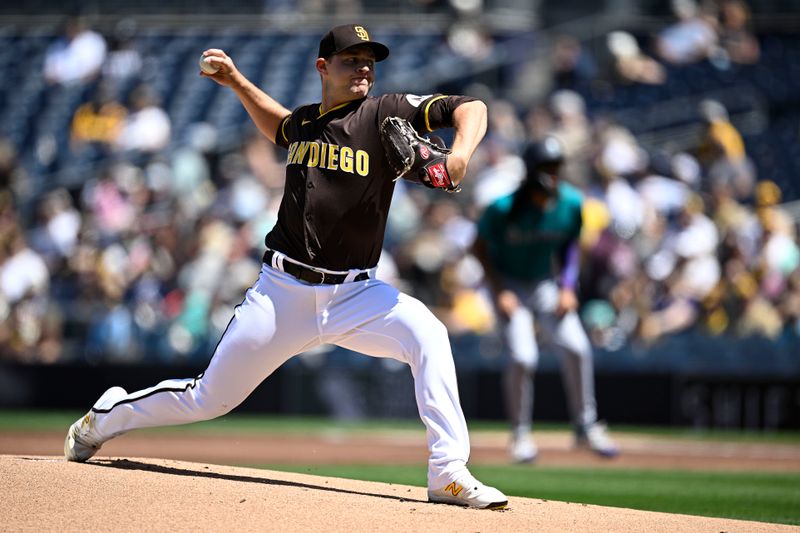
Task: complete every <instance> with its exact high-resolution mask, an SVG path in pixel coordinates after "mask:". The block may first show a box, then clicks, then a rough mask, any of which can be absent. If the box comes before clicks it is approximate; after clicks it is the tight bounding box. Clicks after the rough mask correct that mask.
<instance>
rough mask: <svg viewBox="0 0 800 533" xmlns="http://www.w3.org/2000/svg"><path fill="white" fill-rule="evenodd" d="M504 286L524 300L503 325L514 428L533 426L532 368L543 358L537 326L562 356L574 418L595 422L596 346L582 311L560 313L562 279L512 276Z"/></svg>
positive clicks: (583, 422)
mask: <svg viewBox="0 0 800 533" xmlns="http://www.w3.org/2000/svg"><path fill="white" fill-rule="evenodd" d="M506 287H507V288H508V289H510V290H512V291H513V292H514V293H515V294H516V295H517V298H518V299H519V301H520V303H521V304H522V305H521V306H519V307H518V308H517V310H516V312H515V313H514V314H513V315H512V316H511V317H510V319H509V320H508V321H507V322H506V323H505V324H504V326H503V330H504V331H503V333H504V340H505V342H506V344H507V347H508V351H509V354H510V356H511V361H510V364H509V366H508V370H507V372H506V376H505V379H506V401H507V404H508V412H509V417H510V419H511V424H512V427H513V428H514V431H516V432H519V433H523V432H527V431H529V430H530V428H531V421H532V416H533V374H534V372H535V371H536V367H537V365H538V363H539V343H537V340H536V334H537V331H538V335H539V339H540V340H541V341H542V344H545V345H547V346H548V347H549V348H551V349H552V350H553V351H554V352H555V353H556V354H557V355H558V357H559V360H560V362H561V378H562V381H563V383H564V391H565V393H566V396H567V406H568V409H569V412H570V417H571V419H572V422H573V424H574V425H575V426H576V428H579V429H580V428H586V427H588V426H590V425H591V424H593V423H595V422H596V421H597V406H596V402H595V396H594V365H593V361H592V347H591V344H590V343H589V338H588V337H587V335H586V332H585V330H584V329H583V325H582V324H581V321H580V318H579V317H578V314H577V313H576V312H574V311H573V312H570V313H567V314H565V315H564V316H563V317H561V318H559V317H558V316H556V313H555V311H556V308H557V306H558V285H557V284H556V282H555V281H553V280H544V281H539V282H536V283H518V282H508V283H507V284H506ZM537 323H538V324H537ZM537 326H538V328H537Z"/></svg>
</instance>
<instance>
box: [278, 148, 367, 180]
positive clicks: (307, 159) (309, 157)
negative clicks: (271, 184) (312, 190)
mask: <svg viewBox="0 0 800 533" xmlns="http://www.w3.org/2000/svg"><path fill="white" fill-rule="evenodd" d="M287 164H289V165H305V166H307V167H310V168H314V167H317V168H324V169H328V170H341V171H342V172H349V173H351V174H353V173H355V174H358V175H359V176H366V175H367V174H369V154H368V153H367V152H365V151H364V150H353V149H352V148H350V147H349V146H339V145H337V144H329V143H324V142H321V141H295V142H293V143H291V144H290V145H289V154H288V156H287Z"/></svg>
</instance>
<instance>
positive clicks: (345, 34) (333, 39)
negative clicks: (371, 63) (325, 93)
mask: <svg viewBox="0 0 800 533" xmlns="http://www.w3.org/2000/svg"><path fill="white" fill-rule="evenodd" d="M359 44H366V45H367V46H369V47H370V48H372V51H373V52H375V61H383V60H384V59H386V58H387V57H388V56H389V48H388V47H387V46H386V45H385V44H382V43H379V42H377V41H373V40H372V39H371V38H370V36H369V32H368V31H367V28H366V27H365V26H361V25H358V24H343V25H342V26H336V27H335V28H333V29H331V30H330V31H329V32H328V33H326V34H325V35H324V36H323V37H322V40H321V41H320V42H319V56H317V57H324V58H326V59H327V58H329V57H331V56H332V55H335V54H338V53H339V52H343V51H344V50H346V49H348V48H350V47H351V46H357V45H359Z"/></svg>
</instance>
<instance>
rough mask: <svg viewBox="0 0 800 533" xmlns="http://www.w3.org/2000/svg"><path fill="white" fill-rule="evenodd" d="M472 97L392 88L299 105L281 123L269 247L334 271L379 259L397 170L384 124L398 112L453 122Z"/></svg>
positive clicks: (427, 126)
mask: <svg viewBox="0 0 800 533" xmlns="http://www.w3.org/2000/svg"><path fill="white" fill-rule="evenodd" d="M471 100H474V99H473V98H470V97H467V96H445V95H441V94H435V95H428V96H416V95H411V94H387V95H383V96H379V97H366V98H362V99H359V100H354V101H351V102H347V103H344V104H341V105H339V106H337V107H334V108H333V109H330V110H328V111H327V112H325V113H321V112H320V104H312V105H306V106H302V107H299V108H297V109H295V110H294V112H293V113H292V114H291V115H289V116H288V117H286V118H285V119H284V120H283V121H281V123H280V124H279V126H278V131H277V134H276V137H275V142H276V143H277V144H278V145H280V146H283V147H284V148H287V149H288V150H289V153H288V155H287V161H286V184H285V188H284V193H283V200H282V201H281V206H280V209H279V211H278V222H277V223H276V225H275V227H274V228H273V229H272V231H270V232H269V233H268V234H267V237H266V239H265V242H266V245H267V246H268V247H269V248H271V249H273V250H277V251H280V252H283V253H284V254H286V255H287V256H289V257H290V258H292V259H295V260H297V261H300V262H303V263H306V264H308V265H312V266H316V267H320V268H325V269H328V270H341V271H345V270H349V269H368V268H372V267H374V266H375V265H377V264H378V258H379V256H380V253H381V248H382V246H383V237H384V231H385V229H386V218H387V216H388V213H389V205H390V203H391V199H392V192H393V191H394V180H395V178H396V175H395V173H394V171H393V170H392V168H391V166H390V165H389V162H388V161H387V159H386V155H385V154H384V150H383V146H382V144H381V140H380V133H379V128H380V125H381V122H382V121H383V119H385V118H386V117H389V116H397V117H401V118H404V119H406V120H408V121H409V122H410V123H411V124H412V125H413V126H414V128H415V129H416V130H417V131H418V132H420V133H422V134H425V133H429V132H431V131H433V130H436V129H439V128H446V127H451V126H452V125H453V123H452V117H453V111H454V110H455V108H456V107H458V106H459V105H461V104H462V103H465V102H469V101H471Z"/></svg>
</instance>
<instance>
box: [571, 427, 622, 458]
mask: <svg viewBox="0 0 800 533" xmlns="http://www.w3.org/2000/svg"><path fill="white" fill-rule="evenodd" d="M575 447H576V448H588V449H589V450H591V451H593V452H594V453H596V454H597V455H601V456H603V457H616V456H617V455H619V448H618V447H617V445H616V444H614V441H612V440H611V437H609V436H608V428H607V427H606V425H605V424H602V423H600V422H595V423H594V424H592V425H590V426H589V427H587V428H586V429H584V430H583V431H581V432H580V433H578V434H576V435H575Z"/></svg>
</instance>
